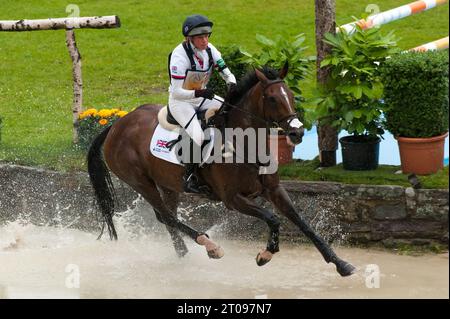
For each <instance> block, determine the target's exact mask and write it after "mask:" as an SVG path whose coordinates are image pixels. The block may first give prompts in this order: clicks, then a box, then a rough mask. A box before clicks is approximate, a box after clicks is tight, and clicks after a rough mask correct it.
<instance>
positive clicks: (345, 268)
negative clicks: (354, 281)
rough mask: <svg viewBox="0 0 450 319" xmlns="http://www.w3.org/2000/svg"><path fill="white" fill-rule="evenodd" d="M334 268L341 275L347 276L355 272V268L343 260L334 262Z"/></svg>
mask: <svg viewBox="0 0 450 319" xmlns="http://www.w3.org/2000/svg"><path fill="white" fill-rule="evenodd" d="M336 270H337V272H338V273H339V275H341V276H342V277H347V276H350V275H352V274H354V273H355V271H356V268H355V267H353V266H352V265H351V264H349V263H348V262H345V261H341V262H339V263H338V264H336Z"/></svg>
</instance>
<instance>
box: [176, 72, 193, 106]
mask: <svg viewBox="0 0 450 319" xmlns="http://www.w3.org/2000/svg"><path fill="white" fill-rule="evenodd" d="M183 82H184V79H174V78H173V77H172V89H171V94H172V97H173V98H174V99H177V100H190V99H193V98H195V90H186V89H183Z"/></svg>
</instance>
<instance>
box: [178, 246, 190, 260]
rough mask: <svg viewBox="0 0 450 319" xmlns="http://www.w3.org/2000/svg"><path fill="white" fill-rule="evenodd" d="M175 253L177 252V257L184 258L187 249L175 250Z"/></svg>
mask: <svg viewBox="0 0 450 319" xmlns="http://www.w3.org/2000/svg"><path fill="white" fill-rule="evenodd" d="M176 252H177V255H178V257H179V258H182V257H184V256H186V254H187V253H188V250H187V248H185V249H177V250H176Z"/></svg>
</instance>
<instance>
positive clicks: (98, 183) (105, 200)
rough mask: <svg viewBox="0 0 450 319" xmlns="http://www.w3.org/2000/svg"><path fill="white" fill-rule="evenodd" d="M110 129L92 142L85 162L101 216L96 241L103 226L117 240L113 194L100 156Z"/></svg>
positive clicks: (109, 178)
mask: <svg viewBox="0 0 450 319" xmlns="http://www.w3.org/2000/svg"><path fill="white" fill-rule="evenodd" d="M110 128H111V127H107V128H106V129H105V130H103V131H102V132H101V133H100V134H99V135H98V136H97V137H96V138H95V139H94V141H93V142H92V144H91V147H90V148H89V152H88V156H87V161H88V172H89V178H90V179H91V184H92V187H93V188H94V191H95V198H96V199H97V205H98V206H99V208H100V212H101V214H102V219H103V221H102V230H101V233H100V235H99V236H98V239H100V237H102V235H103V230H104V229H105V224H106V225H107V226H108V232H109V237H110V238H111V240H112V239H115V240H117V233H116V229H115V227H114V223H113V216H114V202H115V192H114V186H113V183H112V181H111V175H110V174H109V170H108V167H107V166H106V163H105V161H104V159H103V156H102V145H103V143H104V142H105V139H106V136H107V135H108V132H109V130H110Z"/></svg>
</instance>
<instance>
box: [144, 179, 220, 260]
mask: <svg viewBox="0 0 450 319" xmlns="http://www.w3.org/2000/svg"><path fill="white" fill-rule="evenodd" d="M135 190H136V191H137V192H139V193H140V194H141V195H142V196H143V197H144V198H145V199H146V200H147V201H148V202H149V203H150V205H152V207H153V209H154V210H155V213H156V217H157V218H158V220H159V221H160V222H162V223H163V224H165V225H167V226H170V227H173V228H175V229H178V230H179V231H181V232H183V233H185V234H186V235H188V236H189V237H191V238H192V239H193V240H194V241H195V242H196V243H197V244H199V245H202V246H205V247H206V251H207V252H208V256H209V257H210V258H221V257H222V256H223V250H222V248H221V247H220V246H218V245H216V244H215V243H214V242H213V241H211V240H210V239H209V237H208V235H206V234H205V233H199V232H198V231H196V230H195V229H193V228H191V227H190V226H188V225H186V224H184V223H182V222H180V221H179V220H178V219H177V217H176V215H175V216H174V215H173V214H172V213H171V212H170V211H169V209H168V207H167V206H166V204H165V203H164V201H163V199H162V197H161V194H160V192H159V191H158V188H157V187H156V184H155V183H154V182H153V181H152V180H150V179H147V180H146V182H143V183H140V184H139V186H136V187H135Z"/></svg>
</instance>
